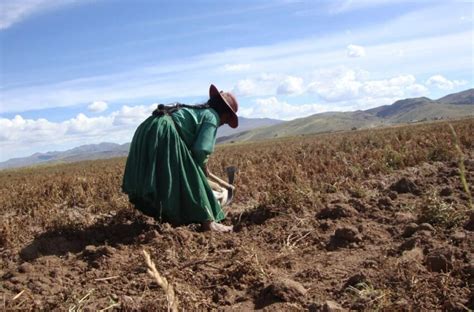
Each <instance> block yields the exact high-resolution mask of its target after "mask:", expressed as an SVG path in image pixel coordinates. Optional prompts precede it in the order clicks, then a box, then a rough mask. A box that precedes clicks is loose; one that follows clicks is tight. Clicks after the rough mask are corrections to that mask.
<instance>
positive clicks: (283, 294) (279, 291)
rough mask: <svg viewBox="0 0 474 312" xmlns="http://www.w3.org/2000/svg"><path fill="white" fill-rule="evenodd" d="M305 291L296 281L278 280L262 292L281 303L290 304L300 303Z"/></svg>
mask: <svg viewBox="0 0 474 312" xmlns="http://www.w3.org/2000/svg"><path fill="white" fill-rule="evenodd" d="M306 291H307V290H306V289H305V288H304V287H303V285H301V284H300V283H298V282H297V281H294V280H291V279H288V278H278V279H276V280H275V281H273V282H272V283H271V284H270V285H269V286H268V287H267V288H266V289H265V291H264V292H265V293H266V294H267V295H271V296H273V297H275V298H278V299H279V300H281V301H285V302H292V301H301V299H302V297H304V295H305V294H306Z"/></svg>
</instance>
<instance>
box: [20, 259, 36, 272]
mask: <svg viewBox="0 0 474 312" xmlns="http://www.w3.org/2000/svg"><path fill="white" fill-rule="evenodd" d="M33 270H34V267H33V265H31V264H30V263H28V262H24V263H22V264H21V265H20V266H19V267H18V272H20V273H31V272H32V271H33Z"/></svg>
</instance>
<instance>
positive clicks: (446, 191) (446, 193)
mask: <svg viewBox="0 0 474 312" xmlns="http://www.w3.org/2000/svg"><path fill="white" fill-rule="evenodd" d="M451 194H453V190H452V189H451V188H450V187H444V188H442V189H441V191H439V195H440V196H451Z"/></svg>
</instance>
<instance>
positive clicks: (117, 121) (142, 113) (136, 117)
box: [112, 104, 156, 126]
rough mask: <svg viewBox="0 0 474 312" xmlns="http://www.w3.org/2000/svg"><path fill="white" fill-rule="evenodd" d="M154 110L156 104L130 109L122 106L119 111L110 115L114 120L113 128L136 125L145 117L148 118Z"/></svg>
mask: <svg viewBox="0 0 474 312" xmlns="http://www.w3.org/2000/svg"><path fill="white" fill-rule="evenodd" d="M155 108H156V104H152V105H150V106H144V105H138V106H132V107H131V106H127V105H124V106H122V108H121V109H120V110H119V111H117V112H114V113H112V117H113V119H114V120H113V124H114V125H115V126H130V125H137V124H139V123H140V122H141V121H143V120H144V119H145V118H146V117H148V116H150V114H151V113H152V112H153V110H154V109H155Z"/></svg>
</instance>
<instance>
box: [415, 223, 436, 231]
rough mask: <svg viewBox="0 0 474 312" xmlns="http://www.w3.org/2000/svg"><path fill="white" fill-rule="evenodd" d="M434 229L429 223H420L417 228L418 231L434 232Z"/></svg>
mask: <svg viewBox="0 0 474 312" xmlns="http://www.w3.org/2000/svg"><path fill="white" fill-rule="evenodd" d="M434 230H435V229H434V227H433V226H432V225H431V224H429V223H422V224H420V225H419V226H418V231H429V232H434Z"/></svg>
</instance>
